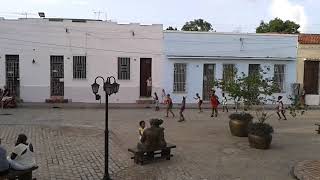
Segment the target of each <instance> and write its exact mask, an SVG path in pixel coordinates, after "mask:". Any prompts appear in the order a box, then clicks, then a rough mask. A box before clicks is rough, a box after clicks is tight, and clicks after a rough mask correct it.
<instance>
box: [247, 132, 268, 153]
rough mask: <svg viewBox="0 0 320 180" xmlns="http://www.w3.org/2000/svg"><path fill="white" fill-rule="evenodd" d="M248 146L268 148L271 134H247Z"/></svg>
mask: <svg viewBox="0 0 320 180" xmlns="http://www.w3.org/2000/svg"><path fill="white" fill-rule="evenodd" d="M248 139H249V144H250V147H252V148H256V149H269V148H270V144H271V141H272V135H271V134H269V135H268V136H257V135H254V134H249V135H248Z"/></svg>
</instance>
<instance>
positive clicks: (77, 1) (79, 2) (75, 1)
mask: <svg viewBox="0 0 320 180" xmlns="http://www.w3.org/2000/svg"><path fill="white" fill-rule="evenodd" d="M71 3H72V4H73V5H78V6H86V5H88V4H89V2H88V1H85V0H73V1H71Z"/></svg>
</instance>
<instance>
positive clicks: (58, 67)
mask: <svg viewBox="0 0 320 180" xmlns="http://www.w3.org/2000/svg"><path fill="white" fill-rule="evenodd" d="M50 75H51V80H50V89H51V96H60V97H61V96H64V63H63V56H50Z"/></svg>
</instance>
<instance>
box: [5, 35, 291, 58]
mask: <svg viewBox="0 0 320 180" xmlns="http://www.w3.org/2000/svg"><path fill="white" fill-rule="evenodd" d="M0 39H6V40H14V41H22V42H27V43H37V44H40V45H41V46H42V45H45V46H42V47H48V48H52V47H50V46H55V47H58V48H62V49H65V48H66V47H68V48H76V49H90V50H97V51H111V52H121V53H139V54H152V55H164V53H154V52H138V51H122V50H110V49H99V48H90V47H87V48H85V47H82V46H67V45H59V44H53V43H42V42H35V41H26V40H17V39H11V38H3V37H0ZM8 43H9V44H10V43H11V44H14V45H22V46H31V47H34V46H33V45H27V44H18V43H12V42H8ZM292 47H296V46H282V47H271V48H261V49H245V50H243V52H246V51H249V52H261V51H265V50H272V49H285V48H292ZM239 51H240V50H228V51H209V52H210V53H227V52H230V53H232V52H239Z"/></svg>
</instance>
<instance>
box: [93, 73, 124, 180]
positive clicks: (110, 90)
mask: <svg viewBox="0 0 320 180" xmlns="http://www.w3.org/2000/svg"><path fill="white" fill-rule="evenodd" d="M98 78H100V79H102V81H103V90H104V92H105V98H106V104H105V131H104V132H105V133H104V153H105V156H104V177H103V180H110V176H109V171H108V167H109V164H108V160H109V127H108V111H109V106H108V101H109V100H108V97H109V96H110V95H111V94H116V93H117V92H118V91H119V87H120V84H118V83H117V82H116V79H115V78H114V77H113V76H110V77H107V80H105V79H104V78H103V77H101V76H98V77H96V78H95V79H94V83H93V84H92V85H91V87H92V92H93V94H95V96H96V100H100V99H101V96H100V95H99V94H98V92H99V87H100V85H99V84H98V83H97V79H98ZM111 79H113V83H112V84H111Z"/></svg>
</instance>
